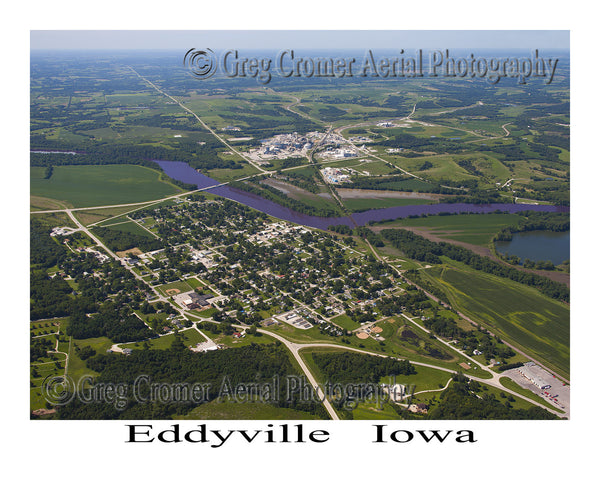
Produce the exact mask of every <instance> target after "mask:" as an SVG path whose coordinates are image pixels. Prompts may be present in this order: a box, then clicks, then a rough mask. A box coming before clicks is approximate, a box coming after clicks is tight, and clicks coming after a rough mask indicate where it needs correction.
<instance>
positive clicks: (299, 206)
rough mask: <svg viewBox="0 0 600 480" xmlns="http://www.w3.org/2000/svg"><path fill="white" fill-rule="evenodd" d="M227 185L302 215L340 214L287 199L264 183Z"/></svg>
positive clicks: (332, 210) (325, 208)
mask: <svg viewBox="0 0 600 480" xmlns="http://www.w3.org/2000/svg"><path fill="white" fill-rule="evenodd" d="M229 185H230V186H231V187H233V188H237V189H238V190H242V191H244V192H248V193H253V194H255V195H258V196H260V197H263V198H266V199H267V200H271V201H272V202H275V203H277V204H279V205H282V206H284V207H287V208H291V209H292V210H295V211H296V212H300V213H304V214H306V215H312V216H316V217H336V216H338V215H339V214H340V212H338V211H337V210H335V209H333V208H330V207H326V206H322V207H315V206H313V205H308V204H306V203H304V202H301V201H300V200H296V199H294V198H291V197H288V196H286V195H285V194H284V193H282V192H280V191H279V190H277V189H276V188H274V187H271V186H270V185H266V184H264V183H261V184H260V185H257V184H256V183H254V184H250V183H249V181H248V182H238V181H235V182H231V183H230V184H229Z"/></svg>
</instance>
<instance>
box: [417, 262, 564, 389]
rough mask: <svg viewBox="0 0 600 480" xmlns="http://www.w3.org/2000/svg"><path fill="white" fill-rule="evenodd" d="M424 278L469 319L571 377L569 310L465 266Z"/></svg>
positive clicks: (427, 273)
mask: <svg viewBox="0 0 600 480" xmlns="http://www.w3.org/2000/svg"><path fill="white" fill-rule="evenodd" d="M421 275H422V276H423V277H424V278H426V279H427V280H429V281H431V282H433V283H434V284H436V285H438V286H440V287H441V288H442V289H443V290H444V291H445V292H446V293H447V295H448V297H449V298H450V300H451V302H452V304H453V306H455V307H456V308H457V309H458V310H460V311H462V312H463V313H464V314H465V315H467V316H469V317H471V318H472V319H473V320H474V321H476V322H477V323H480V324H482V325H483V326H485V327H486V328H488V329H489V330H490V331H492V332H494V333H497V334H499V335H500V336H501V338H503V339H505V340H506V341H507V342H509V343H514V344H515V346H517V347H520V348H522V349H523V350H525V351H526V352H529V353H530V354H531V355H533V356H536V357H538V358H539V359H540V361H542V362H543V363H545V364H547V365H548V366H549V367H550V368H554V369H556V370H557V371H558V372H559V373H561V374H563V375H565V376H567V377H568V376H569V333H570V332H569V327H570V325H569V307H568V306H567V305H564V304H562V303H560V302H558V301H555V300H551V299H550V298H548V297H546V296H544V295H542V294H541V293H540V292H538V291H537V290H536V289H534V288H532V287H528V286H525V285H521V284H518V283H515V282H512V281H511V280H507V279H503V278H499V277H496V276H493V275H489V274H485V273H481V272H478V271H475V270H472V269H469V268H466V267H462V266H461V267H460V268H458V267H456V266H437V267H433V268H429V269H426V270H421Z"/></svg>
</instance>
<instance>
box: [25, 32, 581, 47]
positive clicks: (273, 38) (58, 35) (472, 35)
mask: <svg viewBox="0 0 600 480" xmlns="http://www.w3.org/2000/svg"><path fill="white" fill-rule="evenodd" d="M30 39H31V49H32V50H41V49H44V50H62V49H76V50H91V49H102V50H113V49H119V50H121V49H123V50H126V49H129V50H137V49H143V50H159V49H160V50H163V49H164V50H175V49H177V50H181V49H189V48H193V47H208V48H216V49H223V48H224V49H226V48H236V49H239V48H244V49H263V48H264V49H267V48H276V49H278V48H279V49H281V48H300V47H301V48H315V49H317V48H328V49H336V48H422V49H443V48H477V49H486V48H501V49H514V48H523V49H534V48H544V49H569V46H570V34H569V31H568V30H202V31H201V30H198V31H191V30H31V32H30Z"/></svg>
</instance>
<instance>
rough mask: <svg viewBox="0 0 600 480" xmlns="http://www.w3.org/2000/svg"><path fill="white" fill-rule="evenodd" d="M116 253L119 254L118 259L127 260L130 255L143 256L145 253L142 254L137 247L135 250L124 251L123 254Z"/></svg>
mask: <svg viewBox="0 0 600 480" xmlns="http://www.w3.org/2000/svg"><path fill="white" fill-rule="evenodd" d="M115 253H116V254H117V257H119V258H125V257H126V256H127V255H129V254H130V253H133V254H134V255H142V254H143V253H144V252H142V251H141V250H140V249H139V248H138V247H135V248H130V249H129V250H123V251H122V252H115Z"/></svg>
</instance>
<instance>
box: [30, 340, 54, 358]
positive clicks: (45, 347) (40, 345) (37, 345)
mask: <svg viewBox="0 0 600 480" xmlns="http://www.w3.org/2000/svg"><path fill="white" fill-rule="evenodd" d="M50 350H54V345H53V344H52V341H51V340H50V339H49V338H48V337H42V338H34V339H32V340H31V343H30V345H29V361H30V362H35V361H37V360H39V359H40V358H45V357H47V356H48V351H50Z"/></svg>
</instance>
